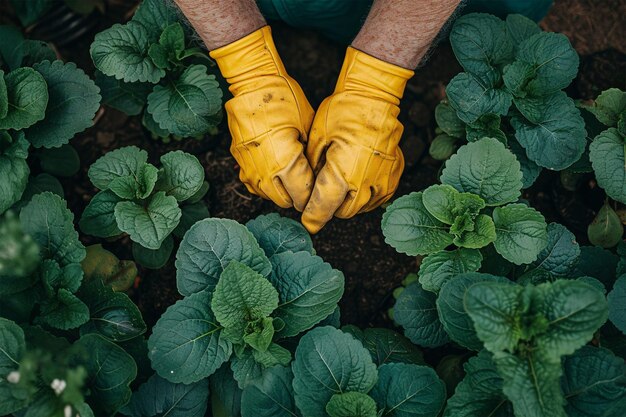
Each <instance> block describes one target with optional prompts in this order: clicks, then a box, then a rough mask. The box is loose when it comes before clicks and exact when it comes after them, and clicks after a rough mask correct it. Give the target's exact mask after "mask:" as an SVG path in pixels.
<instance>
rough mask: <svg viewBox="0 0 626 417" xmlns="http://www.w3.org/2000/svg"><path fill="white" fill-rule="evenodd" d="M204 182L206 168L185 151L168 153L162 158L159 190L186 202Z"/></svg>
mask: <svg viewBox="0 0 626 417" xmlns="http://www.w3.org/2000/svg"><path fill="white" fill-rule="evenodd" d="M203 181H204V168H202V165H200V162H199V161H198V158H196V157H195V156H193V155H191V154H188V153H185V152H183V151H173V152H168V153H166V154H165V155H163V156H162V157H161V169H160V170H159V181H158V183H157V186H156V188H157V190H159V191H165V194H167V195H171V196H174V197H175V198H176V200H178V201H185V200H188V199H189V198H191V197H192V196H193V195H194V194H195V193H197V192H198V190H199V189H200V187H202V183H203Z"/></svg>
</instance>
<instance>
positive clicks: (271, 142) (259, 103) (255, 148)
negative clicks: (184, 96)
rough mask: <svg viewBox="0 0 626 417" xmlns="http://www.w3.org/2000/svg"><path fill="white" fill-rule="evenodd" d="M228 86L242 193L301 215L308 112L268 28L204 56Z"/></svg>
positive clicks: (308, 182)
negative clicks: (212, 63) (245, 189)
mask: <svg viewBox="0 0 626 417" xmlns="http://www.w3.org/2000/svg"><path fill="white" fill-rule="evenodd" d="M210 55H211V57H212V58H213V59H215V60H216V61H217V65H218V66H219V68H220V71H221V73H222V75H223V76H224V78H226V80H227V81H228V83H229V84H230V88H229V90H230V91H231V93H232V94H233V96H234V97H233V98H232V99H230V100H229V101H228V102H227V103H226V113H227V114H228V127H229V129H230V133H231V135H232V143H231V146H230V151H231V153H232V154H233V156H234V157H235V159H236V160H237V163H238V164H239V166H240V167H241V171H240V174H239V178H240V179H241V181H242V182H243V183H244V184H245V185H246V187H247V188H248V190H249V191H250V192H251V193H253V194H257V195H259V196H261V197H263V198H266V199H269V200H272V201H274V202H275V203H276V204H277V205H279V206H280V207H283V208H287V207H291V206H294V207H295V208H296V209H297V210H298V211H302V210H303V209H304V206H305V205H306V203H307V201H308V200H309V196H310V194H311V189H312V188H313V182H314V178H313V171H312V170H311V167H310V166H309V162H308V161H307V160H306V158H305V157H304V146H305V145H304V144H306V140H307V133H308V131H309V128H310V126H311V122H312V120H313V109H312V108H311V105H310V104H309V102H308V101H307V99H306V97H305V96H304V93H303V91H302V89H301V88H300V86H299V85H298V83H296V81H295V80H294V79H293V78H291V77H290V76H289V75H287V72H286V71H285V67H284V66H283V63H282V61H281V60H280V57H279V56H278V52H277V51H276V47H275V46H274V41H273V40H272V33H271V30H270V27H269V26H265V27H263V28H261V29H259V30H257V31H255V32H253V33H251V34H250V35H248V36H245V37H244V38H242V39H239V40H238V41H235V42H233V43H231V44H228V45H226V46H223V47H221V48H218V49H215V50H213V51H211V53H210Z"/></svg>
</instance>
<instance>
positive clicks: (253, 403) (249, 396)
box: [241, 366, 298, 417]
mask: <svg viewBox="0 0 626 417" xmlns="http://www.w3.org/2000/svg"><path fill="white" fill-rule="evenodd" d="M292 380H293V374H292V372H291V368H289V367H283V366H275V367H272V368H269V369H267V370H266V371H265V372H263V375H262V377H261V378H260V379H259V380H255V381H253V382H252V383H251V384H249V385H248V386H246V388H245V389H244V390H243V393H242V395H241V415H242V417H294V416H297V415H298V412H297V410H296V405H295V401H294V395H293V387H292Z"/></svg>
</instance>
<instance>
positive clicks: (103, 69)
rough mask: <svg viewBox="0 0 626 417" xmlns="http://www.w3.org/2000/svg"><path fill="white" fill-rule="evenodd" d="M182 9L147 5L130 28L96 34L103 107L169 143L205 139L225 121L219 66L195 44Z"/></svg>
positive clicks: (154, 0) (147, 1)
mask: <svg viewBox="0 0 626 417" xmlns="http://www.w3.org/2000/svg"><path fill="white" fill-rule="evenodd" d="M180 20H181V18H180V16H179V12H178V9H177V8H175V7H174V6H173V5H170V4H168V2H164V1H161V0H144V1H143V2H142V3H141V5H140V6H139V8H138V9H137V12H136V13H135V15H134V16H133V18H132V19H131V20H130V21H129V22H128V23H126V24H123V25H122V24H116V25H113V26H112V27H111V28H109V29H107V30H105V31H103V32H100V33H98V34H97V35H96V37H95V39H94V42H93V44H92V45H91V50H90V52H91V57H92V59H93V62H94V65H95V66H96V68H97V69H98V72H97V74H96V82H97V84H98V85H99V86H100V88H101V90H102V96H103V102H104V103H105V104H107V105H109V106H111V107H114V108H116V109H118V110H121V111H123V112H124V113H126V114H128V115H138V114H143V116H142V121H143V125H144V126H145V127H146V128H147V129H148V130H150V132H152V134H153V135H154V136H155V137H160V138H164V139H166V140H167V138H169V137H170V136H171V135H173V136H174V137H175V138H185V137H202V136H203V135H204V134H206V133H212V132H214V131H215V128H216V126H217V125H218V124H219V123H220V121H221V119H222V90H221V88H220V86H219V84H218V82H217V81H216V79H215V75H212V74H209V72H208V71H209V70H208V68H207V65H209V66H212V65H214V63H213V62H212V61H211V60H210V59H209V57H208V55H206V54H205V53H204V52H203V51H202V49H201V48H200V47H199V46H198V45H197V44H196V43H195V42H194V41H193V40H191V33H190V31H189V29H188V28H187V27H186V26H184V25H183V24H181V22H180Z"/></svg>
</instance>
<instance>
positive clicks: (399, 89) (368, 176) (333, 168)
mask: <svg viewBox="0 0 626 417" xmlns="http://www.w3.org/2000/svg"><path fill="white" fill-rule="evenodd" d="M412 76H413V71H411V70H408V69H405V68H401V67H398V66H396V65H393V64H389V63H387V62H384V61H381V60H379V59H377V58H374V57H373V56H370V55H367V54H366V53H363V52H360V51H358V50H356V49H354V48H351V47H350V48H348V51H347V52H346V58H345V60H344V63H343V68H342V69H341V74H339V80H338V81H337V86H336V87H335V92H334V93H333V94H332V95H331V96H330V97H328V98H327V99H326V100H324V101H323V102H322V104H321V105H320V108H319V109H318V110H317V113H316V115H315V120H314V121H313V126H312V127H311V132H310V134H309V144H308V145H307V158H308V160H309V162H310V163H311V166H312V167H313V169H314V170H315V172H318V174H317V179H316V181H315V187H314V189H313V193H312V194H311V199H310V200H309V202H308V204H307V206H306V207H305V209H304V212H303V213H302V224H304V226H305V227H306V228H307V230H308V231H309V232H311V233H317V232H318V231H319V230H320V229H321V228H322V227H323V226H324V225H325V224H326V223H327V222H328V221H329V220H330V219H331V218H332V217H333V215H334V216H336V217H339V218H342V219H346V218H350V217H352V216H354V215H356V214H357V213H362V212H366V211H370V210H373V209H375V208H376V207H378V206H379V205H381V204H382V203H384V202H385V201H387V200H389V199H390V198H391V196H392V195H393V193H394V192H395V191H396V188H397V187H398V181H399V180H400V175H401V174H402V170H403V169H404V157H403V156H402V151H401V150H400V148H399V147H398V142H399V141H400V137H401V136H402V131H403V126H402V124H401V123H400V122H399V121H398V113H399V112H400V109H399V108H398V104H399V103H400V99H401V98H402V93H403V91H404V87H405V85H406V82H407V80H408V79H409V78H411V77H412ZM324 156H325V158H324Z"/></svg>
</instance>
